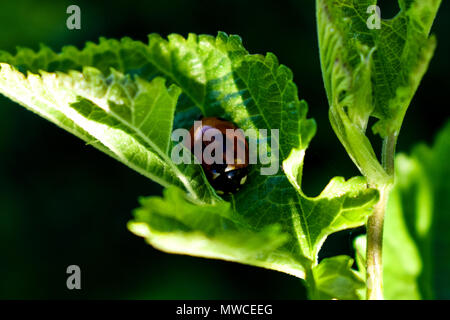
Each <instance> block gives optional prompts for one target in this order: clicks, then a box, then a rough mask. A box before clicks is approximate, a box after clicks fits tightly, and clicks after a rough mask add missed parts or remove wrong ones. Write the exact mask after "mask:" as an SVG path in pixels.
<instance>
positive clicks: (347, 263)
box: [308, 256, 365, 300]
mask: <svg viewBox="0 0 450 320" xmlns="http://www.w3.org/2000/svg"><path fill="white" fill-rule="evenodd" d="M352 264H353V259H352V258H350V257H348V256H336V257H332V258H326V259H323V260H322V261H321V262H320V263H319V264H318V265H317V266H315V267H313V269H312V277H311V278H310V279H309V284H310V286H309V288H311V289H310V291H309V292H308V294H309V297H310V298H311V299H313V300H330V299H339V300H357V299H359V291H361V290H362V289H363V288H364V287H365V283H364V281H363V280H362V278H361V277H360V276H359V275H358V273H357V272H356V271H355V270H352Z"/></svg>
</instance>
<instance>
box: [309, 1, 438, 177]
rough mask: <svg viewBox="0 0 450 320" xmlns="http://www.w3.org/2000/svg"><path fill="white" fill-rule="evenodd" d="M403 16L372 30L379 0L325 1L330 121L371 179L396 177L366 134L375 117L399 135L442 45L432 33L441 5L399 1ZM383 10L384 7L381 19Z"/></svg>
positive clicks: (322, 32)
mask: <svg viewBox="0 0 450 320" xmlns="http://www.w3.org/2000/svg"><path fill="white" fill-rule="evenodd" d="M398 2H399V7H400V12H399V13H398V14H397V15H396V16H395V17H394V18H393V19H390V20H382V21H381V28H380V29H376V28H374V29H370V28H369V27H368V24H367V21H368V20H369V17H370V13H367V10H368V8H369V6H371V5H375V4H376V3H377V1H376V0H317V20H318V34H319V45H320V56H321V64H322V73H323V78H324V83H325V89H326V92H327V96H328V102H329V105H330V121H331V123H332V125H333V129H334V131H335V132H336V134H337V136H338V137H339V139H340V141H341V142H342V144H343V145H344V147H345V148H346V150H347V152H348V153H349V155H350V156H351V157H352V160H353V161H354V162H355V164H356V165H357V166H358V167H359V168H360V170H361V172H362V173H363V174H364V176H366V177H367V178H368V179H369V182H371V183H373V184H377V185H382V184H385V183H386V182H387V181H386V180H387V179H388V177H386V174H385V172H384V171H383V169H382V167H381V165H380V164H379V163H378V160H377V157H376V156H375V153H374V151H373V149H372V146H371V144H370V142H369V140H368V139H367V137H366V135H365V131H366V127H367V123H368V121H369V117H371V116H372V117H375V118H377V119H378V122H377V123H376V124H375V125H374V127H373V130H374V132H376V133H379V134H380V136H381V137H382V138H386V137H387V136H394V137H396V136H397V135H398V133H399V131H400V127H401V124H402V121H403V118H404V115H405V112H406V110H407V108H408V106H409V104H410V103H411V100H412V98H413V96H414V93H415V91H416V90H417V88H418V86H419V84H420V81H421V79H422V77H423V75H424V74H425V72H426V70H427V68H428V64H429V62H430V60H431V58H432V56H433V52H434V49H435V46H436V41H435V39H434V37H429V33H430V29H431V26H432V23H433V21H434V18H435V16H436V13H437V10H438V8H439V5H440V2H441V0H428V1H420V0H399V1H398ZM382 14H383V8H381V15H382Z"/></svg>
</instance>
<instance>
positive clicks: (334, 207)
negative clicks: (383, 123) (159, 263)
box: [0, 33, 378, 278]
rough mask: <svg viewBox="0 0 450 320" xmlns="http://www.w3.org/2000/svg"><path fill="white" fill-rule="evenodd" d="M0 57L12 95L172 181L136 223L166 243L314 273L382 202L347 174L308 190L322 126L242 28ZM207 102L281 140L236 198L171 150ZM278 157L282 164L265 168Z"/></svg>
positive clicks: (0, 73)
mask: <svg viewBox="0 0 450 320" xmlns="http://www.w3.org/2000/svg"><path fill="white" fill-rule="evenodd" d="M0 61H3V62H5V63H2V64H0V67H1V69H0V91H1V92H2V93H4V94H5V95H7V96H9V97H11V98H12V99H14V100H15V101H18V102H19V103H21V104H23V105H25V106H26V107H27V108H30V109H31V110H33V111H36V112H38V113H39V114H41V115H43V116H45V117H46V118H47V119H49V120H51V121H53V122H55V123H56V124H58V125H60V126H62V127H63V128H65V129H68V130H69V131H71V132H73V133H75V134H77V135H78V136H80V137H81V138H83V139H84V140H86V141H87V142H89V143H91V144H93V145H95V146H97V147H98V148H100V149H101V150H103V151H105V152H106V153H108V154H110V155H112V156H113V157H115V158H116V159H118V160H121V161H122V162H124V163H125V164H127V165H129V166H130V167H132V168H133V169H136V170H138V171H139V172H141V173H143V174H144V175H146V176H147V177H149V178H151V179H153V180H155V181H157V182H159V183H161V184H162V185H164V186H167V187H168V189H167V190H166V191H165V194H164V198H158V197H151V198H149V199H147V200H145V199H144V200H142V208H141V209H138V210H137V211H136V219H135V220H134V221H133V222H131V223H130V224H129V228H130V230H132V231H133V232H135V233H136V234H138V235H141V236H144V237H145V238H146V239H147V241H148V242H149V243H151V244H152V245H154V246H155V247H157V248H160V249H162V250H166V251H169V252H176V253H185V254H191V255H198V256H204V257H210V258H220V259H226V260H231V261H236V262H241V263H247V264H251V265H256V266H261V267H266V268H271V269H275V270H279V271H282V272H287V273H290V274H293V275H295V276H298V277H302V278H304V277H305V274H306V273H308V272H309V271H310V270H311V268H312V266H314V265H316V264H317V254H318V251H319V250H320V247H321V245H322V243H323V241H324V240H325V239H326V237H327V236H328V235H329V234H330V233H333V232H336V231H338V230H342V229H345V228H351V227H355V226H359V225H362V224H364V222H365V220H366V219H367V216H368V215H369V214H370V212H371V208H372V206H373V205H374V203H376V201H377V200H378V193H377V191H376V190H372V189H368V187H367V184H366V182H365V180H364V179H362V178H353V179H350V180H349V181H344V179H342V178H335V179H333V180H332V181H331V182H330V184H329V185H328V186H327V187H326V188H325V190H324V191H323V192H322V193H321V194H320V195H319V196H317V197H315V198H310V197H307V196H306V195H304V194H303V192H302V191H301V188H300V186H301V175H302V167H303V157H304V153H305V150H306V148H307V146H308V144H309V141H310V140H311V138H312V137H313V136H314V133H315V123H314V121H313V120H311V119H307V118H306V113H307V104H306V102H304V101H299V99H298V94H297V87H296V86H295V84H294V82H293V80H292V79H293V75H292V72H291V71H290V70H289V69H288V68H287V67H285V66H283V65H280V64H279V63H278V61H277V59H276V57H275V56H274V55H273V54H270V53H269V54H267V55H266V56H261V55H250V54H248V52H247V51H246V50H245V49H244V47H243V46H242V42H241V39H240V38H239V37H237V36H227V35H226V34H224V33H219V35H218V36H217V37H216V38H214V37H211V36H206V35H201V36H196V35H192V34H191V35H189V37H188V38H187V39H185V38H183V37H181V36H179V35H171V36H169V39H168V40H165V39H162V38H161V37H159V36H158V35H151V36H150V37H149V44H148V45H144V44H143V43H141V42H138V41H133V40H131V39H127V38H125V39H122V40H121V41H116V40H106V39H101V40H100V43H99V44H98V45H96V44H91V43H89V44H88V45H87V46H86V48H85V49H83V50H81V51H79V50H77V49H75V48H73V47H68V48H65V49H63V51H62V53H60V54H55V53H53V52H52V51H51V50H49V49H48V48H45V47H43V48H41V50H40V51H39V52H37V53H34V52H32V51H29V50H26V49H21V50H19V52H18V54H17V55H16V56H15V57H12V56H11V55H9V54H1V55H0ZM27 72H28V74H27V77H25V76H24V74H23V73H27ZM36 72H39V74H36ZM175 105H176V109H175ZM175 110H177V111H178V112H177V113H176V116H174V114H173V113H174V112H175ZM199 111H200V112H201V113H203V115H206V116H221V117H224V118H227V119H229V120H231V121H233V122H234V123H236V124H237V125H238V126H239V127H240V128H242V129H243V130H247V129H254V130H255V132H254V133H253V134H251V135H250V137H249V139H253V140H257V141H258V142H262V141H268V142H269V145H270V147H268V151H269V153H270V157H269V160H270V161H269V163H268V164H265V165H263V164H261V163H258V164H257V165H253V166H252V167H251V172H250V174H249V178H248V180H249V181H248V183H246V184H245V185H244V186H243V187H242V189H241V190H240V191H239V192H238V193H237V194H236V195H234V196H231V197H225V198H226V200H228V202H226V201H224V200H222V199H221V198H219V197H218V196H217V195H216V194H215V193H214V191H213V190H212V189H211V187H210V185H209V184H208V183H207V181H206V179H205V176H204V174H203V172H202V171H201V168H200V166H198V165H175V164H174V162H173V161H172V160H171V158H170V156H169V155H170V153H171V148H172V145H171V144H168V141H169V135H170V131H171V130H172V128H176V127H182V126H190V125H191V124H192V122H193V121H194V120H195V118H196V116H197V115H196V114H197V113H198V112H199ZM172 122H173V123H174V124H172ZM262 129H267V130H269V131H268V134H267V135H264V132H263V131H262ZM272 129H274V130H279V138H280V139H279V143H278V142H277V141H278V139H276V132H275V131H274V132H272V131H271V130H272ZM272 142H273V145H272V144H271V143H272ZM276 148H279V155H278V154H277V152H276V150H277V149H276ZM283 161H284V162H283ZM281 162H283V170H284V172H283V171H281V170H279V166H280V163H281ZM268 166H273V168H275V169H277V170H275V173H274V174H272V175H262V174H261V170H262V169H264V168H266V167H268ZM266 169H267V168H266ZM181 190H183V191H181Z"/></svg>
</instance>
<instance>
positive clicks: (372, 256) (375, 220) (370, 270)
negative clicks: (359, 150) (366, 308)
mask: <svg viewBox="0 0 450 320" xmlns="http://www.w3.org/2000/svg"><path fill="white" fill-rule="evenodd" d="M396 144H397V135H395V134H392V135H389V136H388V137H386V138H385V139H384V141H383V150H382V165H383V168H384V170H385V171H386V173H387V174H388V175H389V176H390V177H392V179H391V181H390V182H388V183H385V184H383V185H381V186H380V185H378V186H377V187H378V189H379V190H380V200H379V201H378V203H377V205H376V206H375V208H374V212H373V214H372V215H371V216H370V217H369V220H368V221H367V252H366V257H367V260H366V261H367V262H366V263H367V274H366V278H367V299H368V300H382V299H383V262H382V256H383V224H384V213H385V211H386V205H387V201H388V198H389V193H390V191H391V188H392V184H393V180H394V159H395V146H396Z"/></svg>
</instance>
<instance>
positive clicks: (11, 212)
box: [0, 0, 450, 299]
mask: <svg viewBox="0 0 450 320" xmlns="http://www.w3.org/2000/svg"><path fill="white" fill-rule="evenodd" d="M71 4H77V5H79V6H80V7H81V19H82V22H81V27H82V29H81V30H68V29H67V28H66V19H67V17H68V14H66V8H67V7H68V6H69V5H71ZM379 5H380V7H381V10H382V16H383V17H384V18H391V17H393V16H394V15H395V12H396V10H397V8H396V6H395V1H393V0H384V1H380V2H379ZM449 11H450V10H449V3H448V1H443V4H442V7H441V10H440V12H439V14H438V18H437V21H436V23H435V26H434V29H433V30H434V31H433V32H434V33H435V34H437V37H438V41H439V43H438V49H437V52H436V54H435V57H434V59H433V61H432V63H431V66H430V69H429V71H428V73H427V75H426V76H425V78H424V80H423V82H422V85H421V87H420V88H419V91H418V93H417V94H416V96H415V98H414V101H413V103H412V105H411V106H410V109H409V110H408V113H407V115H406V118H405V123H404V126H403V128H402V132H401V135H400V139H399V143H398V150H399V151H405V152H407V151H409V150H410V149H411V147H412V146H413V145H414V144H415V143H416V142H419V141H425V142H427V143H431V142H432V141H433V138H434V136H435V134H436V133H437V131H438V130H439V128H440V127H441V126H442V125H443V124H444V122H445V120H446V119H447V117H448V115H449V113H448V93H449V84H450V81H449V57H450V54H449V53H450V48H449V43H448V41H447V39H448V36H449V35H448V32H449V30H450V28H449V23H450V12H449ZM219 30H220V31H225V32H227V33H229V34H238V35H240V36H241V37H242V38H243V41H244V45H245V47H246V48H247V50H248V51H249V52H251V53H266V52H268V51H271V52H274V53H275V54H276V55H277V56H278V58H279V60H280V62H281V63H283V64H285V65H287V66H288V67H290V68H291V69H292V71H293V73H294V77H295V82H296V83H297V85H298V87H299V95H300V98H303V99H305V100H307V101H308V103H309V106H310V111H309V117H313V118H315V119H316V121H317V123H318V132H317V135H316V137H315V139H314V140H313V141H312V143H311V147H310V148H309V150H308V152H307V156H306V163H305V169H304V178H303V187H304V190H305V192H306V194H308V195H310V196H313V195H317V194H318V193H319V192H320V191H321V190H322V189H323V187H324V186H325V185H326V184H327V182H328V181H329V179H330V178H332V177H333V176H336V175H339V176H344V177H346V178H349V177H351V176H354V175H358V174H359V173H358V172H357V170H356V169H355V167H354V165H353V164H352V162H351V161H350V160H349V158H348V156H347V155H346V153H345V151H344V149H343V147H342V146H341V145H340V143H339V141H338V139H337V138H336V136H335V135H334V133H333V131H332V129H331V126H330V124H329V122H328V105H327V101H326V96H325V92H324V89H323V84H322V78H321V72H320V65H319V55H318V47H317V40H316V26H315V11H314V1H312V0H297V1H294V0H292V1H264V0H259V1H242V0H241V1H237V0H228V1H218V0H216V1H213V0H210V1H203V0H195V1H194V0H185V1H182V0H165V1H125V2H124V1H108V2H97V1H96V2H95V3H94V2H93V1H42V0H41V1H26V0H15V1H2V2H1V4H0V49H3V50H8V51H12V52H14V51H15V47H16V46H24V47H31V48H33V49H38V47H39V43H45V44H47V45H49V46H50V47H52V48H53V49H54V50H56V51H59V50H60V48H61V47H62V46H64V45H68V44H74V45H76V46H78V47H80V48H81V47H83V45H84V43H85V42H86V41H97V40H98V38H99V37H100V36H105V37H112V38H120V37H123V36H130V37H132V38H134V39H139V40H142V41H147V34H149V33H152V32H157V33H160V34H162V35H163V36H166V35H168V34H170V33H180V34H182V35H184V36H186V35H187V34H188V33H189V32H194V33H206V34H213V35H215V34H217V31H219ZM375 141H376V139H375V138H374V143H375V145H377V146H379V143H378V142H375ZM0 154H1V156H0V298H6V299H21V298H25V299H28V298H38V299H47V298H63V299H71V298H101V299H110V298H112V299H129V298H131V299H240V298H267V299H271V298H273V299H277V298H278V299H283V298H291V299H303V298H305V289H304V287H303V285H302V281H301V280H299V279H297V278H294V277H291V276H288V275H284V274H281V273H278V272H275V271H269V270H264V269H259V268H255V267H249V266H244V265H240V264H233V263H228V262H223V261H216V260H206V259H201V258H194V257H188V256H178V255H170V254H166V253H163V252H160V251H157V250H155V249H153V248H152V247H150V246H148V245H146V244H145V243H144V241H143V240H142V239H141V238H138V237H136V236H135V235H133V234H132V233H130V232H129V231H128V230H127V228H126V223H127V221H129V220H130V219H131V218H132V215H131V212H132V210H133V209H134V208H136V207H137V206H138V202H137V199H138V197H140V196H147V195H151V194H161V188H160V187H159V186H158V185H157V184H155V183H153V182H152V181H149V180H148V179H146V178H144V177H143V176H140V175H139V174H137V173H135V172H133V171H131V170H130V169H129V168H127V167H125V166H124V165H122V164H120V163H118V162H116V161H115V160H113V159H111V158H109V157H108V156H106V155H104V154H102V153H101V152H99V151H97V150H95V149H94V148H92V147H90V146H86V145H85V143H83V142H82V141H81V140H78V139H77V138H75V137H74V136H71V135H70V134H68V133H66V132H65V131H63V130H61V129H59V128H57V127H56V126H55V125H53V124H51V123H49V122H47V121H46V120H43V119H41V118H39V117H38V116H36V115H34V114H33V113H31V112H29V111H27V110H25V109H24V108H23V107H21V106H19V105H17V104H15V103H13V102H11V101H9V100H8V99H6V98H5V97H3V96H0ZM354 234H355V232H353V233H351V232H341V233H339V234H336V235H333V236H331V237H330V238H329V239H328V240H327V242H326V243H325V247H324V249H323V250H322V252H321V256H322V257H323V256H329V255H335V254H351V253H352V252H351V238H352V236H354ZM71 264H76V265H79V266H80V267H81V271H82V290H78V291H77V290H74V291H69V290H67V288H66V277H67V274H66V268H67V266H68V265H71Z"/></svg>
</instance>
